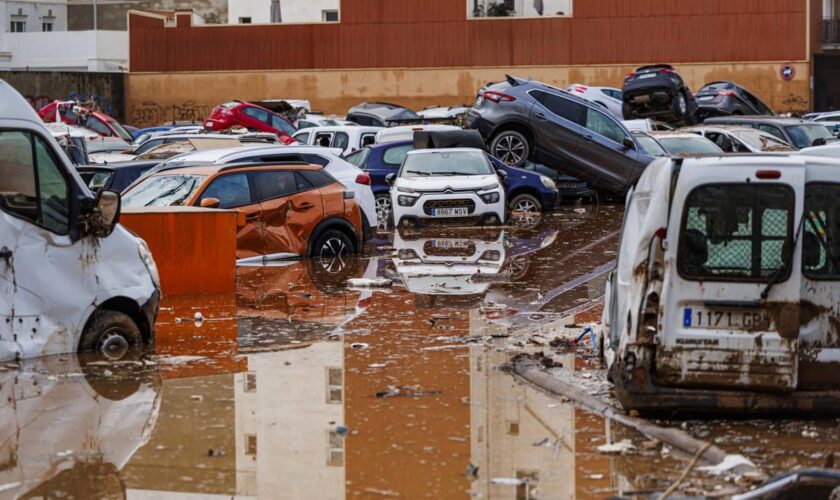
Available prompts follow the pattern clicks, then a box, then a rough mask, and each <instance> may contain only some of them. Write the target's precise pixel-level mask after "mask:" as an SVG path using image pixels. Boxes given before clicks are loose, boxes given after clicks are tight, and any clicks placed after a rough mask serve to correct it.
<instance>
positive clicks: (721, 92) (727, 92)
mask: <svg viewBox="0 0 840 500" xmlns="http://www.w3.org/2000/svg"><path fill="white" fill-rule="evenodd" d="M718 95H722V96H726V97H735V92H733V91H731V90H718Z"/></svg>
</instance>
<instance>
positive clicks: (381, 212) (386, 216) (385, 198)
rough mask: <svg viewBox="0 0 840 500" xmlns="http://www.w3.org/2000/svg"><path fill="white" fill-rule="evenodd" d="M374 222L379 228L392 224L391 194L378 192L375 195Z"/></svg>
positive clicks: (385, 227)
mask: <svg viewBox="0 0 840 500" xmlns="http://www.w3.org/2000/svg"><path fill="white" fill-rule="evenodd" d="M374 203H375V204H376V222H377V227H379V228H380V229H387V228H389V227H390V226H392V225H394V208H393V207H392V206H391V195H390V194H387V193H380V194H378V195H376V198H375V201H374Z"/></svg>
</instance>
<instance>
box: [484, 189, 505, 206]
mask: <svg viewBox="0 0 840 500" xmlns="http://www.w3.org/2000/svg"><path fill="white" fill-rule="evenodd" d="M481 199H482V200H483V201H484V203H488V204H489V203H498V202H499V200H500V199H501V198H500V196H499V192H498V191H496V192H493V193H486V194H483V195H481Z"/></svg>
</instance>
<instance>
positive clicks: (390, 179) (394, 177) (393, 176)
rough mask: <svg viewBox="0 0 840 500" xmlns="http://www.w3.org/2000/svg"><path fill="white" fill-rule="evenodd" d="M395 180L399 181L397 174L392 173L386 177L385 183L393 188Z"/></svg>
mask: <svg viewBox="0 0 840 500" xmlns="http://www.w3.org/2000/svg"><path fill="white" fill-rule="evenodd" d="M395 180H397V174H394V173H391V174H388V175H386V176H385V182H387V183H388V185H389V186H393V185H394V181H395Z"/></svg>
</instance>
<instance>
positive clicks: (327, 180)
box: [300, 170, 336, 188]
mask: <svg viewBox="0 0 840 500" xmlns="http://www.w3.org/2000/svg"><path fill="white" fill-rule="evenodd" d="M300 174H301V175H302V176H303V177H304V178H305V179H306V180H307V181H309V183H310V184H312V186H313V187H316V188H319V187H321V186H326V185H329V184H332V183H334V182H336V180H335V179H334V178H333V177H332V176H330V174H328V173H326V172H324V171H323V170H301V171H300Z"/></svg>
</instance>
